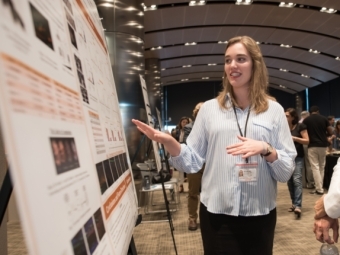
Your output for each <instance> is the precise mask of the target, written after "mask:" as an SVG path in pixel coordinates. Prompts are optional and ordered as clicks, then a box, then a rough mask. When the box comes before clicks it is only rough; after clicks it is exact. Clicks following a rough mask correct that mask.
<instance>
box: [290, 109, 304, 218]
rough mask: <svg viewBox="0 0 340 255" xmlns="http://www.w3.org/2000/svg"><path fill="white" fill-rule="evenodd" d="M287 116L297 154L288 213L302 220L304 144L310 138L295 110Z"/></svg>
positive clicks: (291, 180) (291, 178)
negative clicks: (290, 204)
mask: <svg viewBox="0 0 340 255" xmlns="http://www.w3.org/2000/svg"><path fill="white" fill-rule="evenodd" d="M285 114H286V117H287V121H288V125H289V128H290V132H291V134H292V139H293V141H294V145H295V149H296V152H297V156H296V158H295V169H294V173H293V175H292V177H290V179H289V181H288V182H287V185H288V190H289V194H290V198H291V200H292V206H291V207H290V208H289V209H288V212H294V213H295V215H296V216H297V217H298V218H300V215H301V207H302V169H303V167H304V149H303V144H308V143H309V137H308V132H307V127H306V125H305V124H303V123H299V116H298V114H297V112H296V110H295V109H294V108H288V109H287V110H286V112H285Z"/></svg>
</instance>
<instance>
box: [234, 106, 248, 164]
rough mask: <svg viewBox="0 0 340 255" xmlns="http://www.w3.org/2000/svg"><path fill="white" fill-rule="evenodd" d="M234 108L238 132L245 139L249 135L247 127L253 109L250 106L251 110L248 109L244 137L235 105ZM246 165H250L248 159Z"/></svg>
mask: <svg viewBox="0 0 340 255" xmlns="http://www.w3.org/2000/svg"><path fill="white" fill-rule="evenodd" d="M233 108H234V113H235V117H236V123H237V127H238V130H239V131H240V135H241V136H243V137H246V134H247V125H248V119H249V115H250V108H251V105H249V109H248V114H247V119H246V125H245V127H244V135H243V133H242V130H241V127H240V124H239V123H238V118H237V114H236V108H235V105H234V104H233ZM246 163H248V158H246Z"/></svg>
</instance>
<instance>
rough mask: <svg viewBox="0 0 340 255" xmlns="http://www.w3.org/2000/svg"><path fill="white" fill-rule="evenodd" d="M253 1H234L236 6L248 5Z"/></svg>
mask: <svg viewBox="0 0 340 255" xmlns="http://www.w3.org/2000/svg"><path fill="white" fill-rule="evenodd" d="M252 2H253V0H236V3H235V4H236V5H250V4H251V3H252Z"/></svg>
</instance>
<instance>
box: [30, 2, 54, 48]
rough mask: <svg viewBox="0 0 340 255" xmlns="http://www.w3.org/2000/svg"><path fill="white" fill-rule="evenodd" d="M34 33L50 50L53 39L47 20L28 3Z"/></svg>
mask: <svg viewBox="0 0 340 255" xmlns="http://www.w3.org/2000/svg"><path fill="white" fill-rule="evenodd" d="M30 9H31V14H32V19H33V26H34V30H35V35H36V37H38V38H39V39H40V40H41V41H42V42H43V43H45V44H46V45H47V46H48V47H50V48H51V49H52V50H54V48H53V41H52V36H51V31H50V25H49V23H48V20H47V19H46V18H45V17H44V16H43V15H42V14H41V13H40V12H39V11H38V10H37V9H36V8H35V7H34V5H33V4H31V3H30Z"/></svg>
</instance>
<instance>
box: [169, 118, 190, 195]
mask: <svg viewBox="0 0 340 255" xmlns="http://www.w3.org/2000/svg"><path fill="white" fill-rule="evenodd" d="M189 122H190V120H189V118H188V117H182V118H181V119H180V120H179V122H178V124H177V126H176V128H175V129H173V130H172V131H171V135H172V136H173V137H174V138H175V139H176V140H177V141H178V142H179V143H183V138H184V126H185V125H187V124H189ZM178 182H179V184H180V185H179V192H180V193H182V192H184V187H183V182H184V172H182V171H179V173H178Z"/></svg>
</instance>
